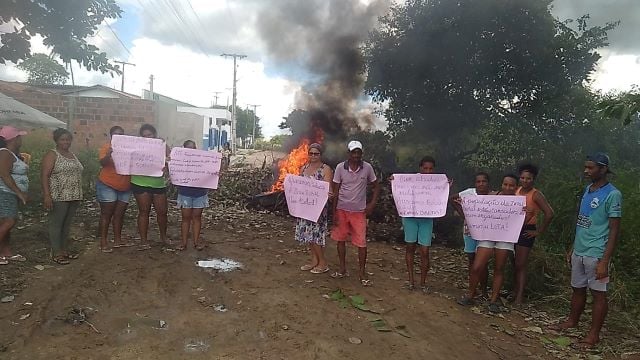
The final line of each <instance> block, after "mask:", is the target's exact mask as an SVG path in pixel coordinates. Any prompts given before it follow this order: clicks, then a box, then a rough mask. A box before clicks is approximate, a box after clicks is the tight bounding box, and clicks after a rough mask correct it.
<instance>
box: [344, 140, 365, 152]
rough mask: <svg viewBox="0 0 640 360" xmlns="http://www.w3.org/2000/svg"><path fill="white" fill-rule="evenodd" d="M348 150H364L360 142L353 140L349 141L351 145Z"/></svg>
mask: <svg viewBox="0 0 640 360" xmlns="http://www.w3.org/2000/svg"><path fill="white" fill-rule="evenodd" d="M347 148H348V149H349V151H353V150H355V149H360V150H362V143H361V142H360V141H358V140H351V141H349V145H347Z"/></svg>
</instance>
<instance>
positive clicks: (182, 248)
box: [176, 245, 187, 251]
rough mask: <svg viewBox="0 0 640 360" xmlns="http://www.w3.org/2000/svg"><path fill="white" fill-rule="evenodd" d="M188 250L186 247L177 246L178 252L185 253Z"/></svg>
mask: <svg viewBox="0 0 640 360" xmlns="http://www.w3.org/2000/svg"><path fill="white" fill-rule="evenodd" d="M186 249H187V247H186V246H185V245H178V246H176V250H178V251H184V250H186Z"/></svg>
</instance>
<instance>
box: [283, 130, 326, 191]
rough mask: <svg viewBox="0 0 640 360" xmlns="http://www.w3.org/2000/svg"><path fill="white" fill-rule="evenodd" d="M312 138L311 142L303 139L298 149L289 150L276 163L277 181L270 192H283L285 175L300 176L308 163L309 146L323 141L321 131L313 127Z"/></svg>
mask: <svg viewBox="0 0 640 360" xmlns="http://www.w3.org/2000/svg"><path fill="white" fill-rule="evenodd" d="M313 138H314V140H313V141H311V140H310V139H307V138H303V139H302V140H300V143H299V144H298V147H296V148H295V149H293V150H291V152H289V154H288V155H287V156H286V157H285V158H284V159H281V160H280V161H278V171H279V174H278V180H277V181H276V182H275V183H274V184H273V186H272V187H271V191H272V192H273V191H282V190H284V178H285V177H286V176H287V174H293V175H300V169H301V168H302V167H303V166H304V164H306V163H307V162H308V161H309V145H311V143H312V142H316V143H319V144H322V142H323V140H324V133H323V132H322V129H320V128H318V127H314V129H313Z"/></svg>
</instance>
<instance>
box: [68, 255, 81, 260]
mask: <svg viewBox="0 0 640 360" xmlns="http://www.w3.org/2000/svg"><path fill="white" fill-rule="evenodd" d="M79 257H80V255H78V254H69V255H67V259H70V260H75V259H77V258H79Z"/></svg>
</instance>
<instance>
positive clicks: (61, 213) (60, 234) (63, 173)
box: [41, 128, 84, 265]
mask: <svg viewBox="0 0 640 360" xmlns="http://www.w3.org/2000/svg"><path fill="white" fill-rule="evenodd" d="M53 141H55V143H56V148H55V149H53V150H49V151H48V152H47V153H46V154H45V155H44V158H43V159H42V176H41V179H42V196H43V198H44V208H45V209H46V210H48V211H49V241H50V242H51V260H52V261H53V262H55V263H57V264H60V265H66V264H68V263H69V259H71V260H73V259H77V258H78V254H72V253H70V252H69V231H70V229H71V223H72V222H73V218H74V216H75V214H76V210H77V209H78V207H79V206H80V202H81V201H82V195H83V194H82V171H83V170H84V167H83V166H82V163H80V160H78V158H77V157H76V155H75V154H74V153H72V152H71V150H70V149H71V142H72V141H73V135H71V133H70V132H69V131H68V130H66V129H62V128H59V129H57V130H55V131H54V132H53Z"/></svg>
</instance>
